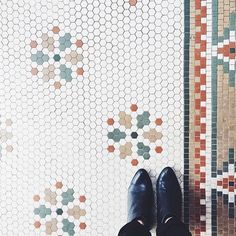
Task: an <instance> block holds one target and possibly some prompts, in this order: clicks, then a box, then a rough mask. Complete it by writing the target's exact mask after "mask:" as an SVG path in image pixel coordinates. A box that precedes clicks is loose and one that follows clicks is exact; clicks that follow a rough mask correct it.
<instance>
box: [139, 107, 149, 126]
mask: <svg viewBox="0 0 236 236" xmlns="http://www.w3.org/2000/svg"><path fill="white" fill-rule="evenodd" d="M149 117H150V113H149V112H148V111H144V112H143V113H142V115H137V121H138V122H137V127H138V128H139V129H142V128H143V127H144V126H145V125H149V124H150V122H151V121H150V120H149Z"/></svg>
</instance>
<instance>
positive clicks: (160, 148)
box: [155, 146, 163, 153]
mask: <svg viewBox="0 0 236 236" xmlns="http://www.w3.org/2000/svg"><path fill="white" fill-rule="evenodd" d="M155 151H156V153H161V152H162V151H163V148H162V147H160V146H157V147H156V148H155Z"/></svg>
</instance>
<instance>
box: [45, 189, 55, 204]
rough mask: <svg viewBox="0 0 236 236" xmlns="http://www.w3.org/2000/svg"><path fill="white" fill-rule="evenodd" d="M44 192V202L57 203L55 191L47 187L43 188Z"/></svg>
mask: <svg viewBox="0 0 236 236" xmlns="http://www.w3.org/2000/svg"><path fill="white" fill-rule="evenodd" d="M44 194H45V197H44V200H45V201H46V202H49V203H51V204H52V205H56V204H57V194H56V193H55V192H53V191H52V190H51V189H48V188H47V189H45V191H44Z"/></svg>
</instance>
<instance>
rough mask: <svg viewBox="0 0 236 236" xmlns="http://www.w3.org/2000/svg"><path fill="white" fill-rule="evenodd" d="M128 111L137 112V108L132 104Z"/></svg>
mask: <svg viewBox="0 0 236 236" xmlns="http://www.w3.org/2000/svg"><path fill="white" fill-rule="evenodd" d="M130 110H131V111H137V110H138V106H137V105H136V104H132V105H131V106H130Z"/></svg>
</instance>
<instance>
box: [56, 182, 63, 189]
mask: <svg viewBox="0 0 236 236" xmlns="http://www.w3.org/2000/svg"><path fill="white" fill-rule="evenodd" d="M55 187H56V188H62V187H63V184H62V182H56V184H55Z"/></svg>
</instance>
